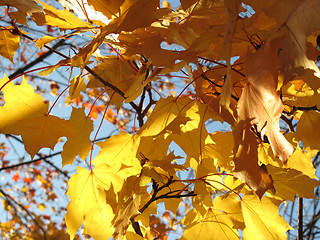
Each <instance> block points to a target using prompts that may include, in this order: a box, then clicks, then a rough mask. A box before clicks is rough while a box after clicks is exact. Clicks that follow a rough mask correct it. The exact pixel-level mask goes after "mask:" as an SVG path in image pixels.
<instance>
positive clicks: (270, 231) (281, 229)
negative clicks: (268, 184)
mask: <svg viewBox="0 0 320 240" xmlns="http://www.w3.org/2000/svg"><path fill="white" fill-rule="evenodd" d="M280 203H281V201H279V200H276V199H273V198H269V197H266V196H264V197H263V198H262V199H259V198H258V197H257V196H255V195H246V196H244V197H243V198H242V200H241V206H242V212H243V219H244V224H245V225H246V227H245V229H244V231H243V236H244V239H252V240H255V239H257V240H258V239H261V238H263V239H268V240H269V239H270V240H271V239H272V240H276V239H287V235H286V232H287V231H288V230H290V229H293V228H291V227H290V225H289V224H288V223H287V222H286V221H285V220H284V219H283V218H282V217H281V216H280V215H279V209H278V207H279V204H280Z"/></svg>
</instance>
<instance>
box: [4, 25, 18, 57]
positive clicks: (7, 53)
mask: <svg viewBox="0 0 320 240" xmlns="http://www.w3.org/2000/svg"><path fill="white" fill-rule="evenodd" d="M12 30H13V27H7V28H1V29H0V55H1V56H2V57H5V58H7V59H9V60H10V61H11V62H12V63H13V57H14V54H15V52H16V50H17V49H18V48H19V47H20V44H19V42H20V36H19V35H18V34H13V33H12V32H11V31H12Z"/></svg>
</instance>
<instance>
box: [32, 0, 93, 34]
mask: <svg viewBox="0 0 320 240" xmlns="http://www.w3.org/2000/svg"><path fill="white" fill-rule="evenodd" d="M36 1H37V2H38V3H39V4H41V5H42V7H43V9H44V17H40V16H39V15H38V13H34V14H33V15H32V17H33V20H34V21H35V22H36V23H37V24H38V25H39V26H42V25H44V24H46V25H50V26H53V27H58V28H60V29H62V30H66V29H90V28H92V25H91V24H89V23H86V22H84V21H82V20H81V19H80V18H78V17H77V16H75V15H74V14H72V13H70V12H69V11H67V10H58V9H56V8H54V7H53V6H50V5H48V4H46V3H44V2H41V1H39V0H36ZM41 14H43V13H41Z"/></svg>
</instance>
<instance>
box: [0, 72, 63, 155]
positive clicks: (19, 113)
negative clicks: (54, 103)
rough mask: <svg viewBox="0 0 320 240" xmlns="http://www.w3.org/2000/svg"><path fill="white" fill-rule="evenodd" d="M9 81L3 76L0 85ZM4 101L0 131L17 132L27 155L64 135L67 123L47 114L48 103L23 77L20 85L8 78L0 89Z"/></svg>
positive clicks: (0, 109) (52, 143) (0, 111)
mask: <svg viewBox="0 0 320 240" xmlns="http://www.w3.org/2000/svg"><path fill="white" fill-rule="evenodd" d="M8 81H9V79H8V77H7V76H5V77H4V78H3V79H1V81H0V85H1V86H3V85H4V84H5V83H7V82H8ZM2 92H3V94H4V100H5V104H4V106H3V107H0V132H1V133H4V134H15V135H21V137H22V140H23V142H24V144H25V149H26V151H27V152H28V153H29V154H30V155H31V158H33V157H34V155H35V154H36V153H37V152H38V151H39V150H40V149H41V148H44V147H49V148H51V149H53V147H54V146H55V144H56V143H57V141H58V139H59V138H60V137H62V136H66V134H67V132H68V128H69V125H68V123H67V121H66V120H63V119H60V118H58V117H55V116H52V115H47V112H48V103H44V100H43V98H42V97H41V95H40V94H36V93H35V92H34V89H33V87H32V86H31V85H29V84H28V83H27V81H26V80H25V79H23V80H22V83H21V85H14V84H13V83H12V82H9V83H8V84H7V85H6V86H4V88H3V89H2Z"/></svg>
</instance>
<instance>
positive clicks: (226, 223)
mask: <svg viewBox="0 0 320 240" xmlns="http://www.w3.org/2000/svg"><path fill="white" fill-rule="evenodd" d="M183 224H184V225H186V230H185V231H184V234H183V236H182V238H181V240H186V239H192V238H198V239H204V240H207V239H208V240H209V239H210V240H211V239H212V240H215V239H240V237H239V234H238V232H237V230H236V229H233V228H232V227H230V226H232V221H231V219H230V218H229V215H228V214H227V213H225V212H222V211H219V210H217V209H214V208H209V209H208V211H207V212H206V214H205V215H204V216H203V217H201V216H199V215H198V214H197V212H196V211H195V210H194V209H193V210H191V211H189V212H188V213H187V215H186V216H185V219H184V220H183Z"/></svg>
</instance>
